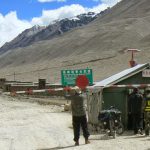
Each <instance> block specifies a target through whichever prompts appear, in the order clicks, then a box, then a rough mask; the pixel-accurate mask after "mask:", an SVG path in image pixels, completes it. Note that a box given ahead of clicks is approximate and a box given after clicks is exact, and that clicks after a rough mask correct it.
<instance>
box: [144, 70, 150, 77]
mask: <svg viewBox="0 0 150 150" xmlns="http://www.w3.org/2000/svg"><path fill="white" fill-rule="evenodd" d="M142 77H150V69H146V70H143V71H142Z"/></svg>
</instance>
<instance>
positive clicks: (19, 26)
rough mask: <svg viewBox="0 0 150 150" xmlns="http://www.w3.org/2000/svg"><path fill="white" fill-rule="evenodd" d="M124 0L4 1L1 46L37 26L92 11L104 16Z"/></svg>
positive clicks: (0, 12) (1, 2) (0, 13)
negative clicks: (101, 12)
mask: <svg viewBox="0 0 150 150" xmlns="http://www.w3.org/2000/svg"><path fill="white" fill-rule="evenodd" d="M119 1H120V0H0V35H2V36H0V46H2V45H3V44H4V43H5V42H8V41H10V40H12V39H13V38H15V37H16V36H17V35H18V34H19V33H21V32H22V31H24V30H25V29H27V28H31V27H32V26H34V25H40V26H43V25H44V26H46V25H48V24H50V23H51V22H53V21H54V20H58V19H63V18H70V17H73V16H76V15H79V14H82V13H86V12H89V11H93V12H100V11H102V10H104V9H106V8H107V7H111V6H113V5H115V4H116V3H117V2H119Z"/></svg>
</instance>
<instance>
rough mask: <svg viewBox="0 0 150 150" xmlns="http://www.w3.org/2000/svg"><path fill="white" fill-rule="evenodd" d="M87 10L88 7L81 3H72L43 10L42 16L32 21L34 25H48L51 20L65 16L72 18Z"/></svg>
mask: <svg viewBox="0 0 150 150" xmlns="http://www.w3.org/2000/svg"><path fill="white" fill-rule="evenodd" d="M85 12H87V9H86V8H84V7H83V6H81V5H79V4H72V5H70V6H64V7H61V8H58V9H54V10H43V12H42V16H41V17H35V18H33V19H32V21H31V23H32V24H33V25H36V24H38V25H48V24H49V23H50V22H52V21H55V20H58V19H59V20H60V19H64V18H70V17H73V16H77V15H79V14H82V13H85Z"/></svg>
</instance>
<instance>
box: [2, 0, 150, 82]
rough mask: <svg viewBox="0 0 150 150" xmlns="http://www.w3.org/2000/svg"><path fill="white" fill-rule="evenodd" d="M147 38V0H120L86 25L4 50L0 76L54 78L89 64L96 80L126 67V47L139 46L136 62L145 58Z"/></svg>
mask: <svg viewBox="0 0 150 150" xmlns="http://www.w3.org/2000/svg"><path fill="white" fill-rule="evenodd" d="M149 39H150V0H142V1H141V0H122V1H121V2H120V3H118V4H117V5H116V6H114V7H113V8H111V9H110V10H109V11H108V12H107V13H105V14H103V15H100V16H99V17H98V18H97V19H95V20H94V21H93V22H91V23H89V24H88V25H84V26H82V27H77V28H75V29H72V30H70V31H68V32H65V33H64V34H62V35H61V36H57V37H54V38H52V39H47V40H44V41H39V42H36V43H34V44H32V45H30V46H28V47H24V48H17V49H14V50H13V51H12V50H9V51H7V52H6V53H3V54H2V55H1V56H0V67H1V76H5V75H6V74H10V75H7V76H6V77H7V78H9V79H12V78H13V72H16V78H17V79H18V80H20V79H21V80H23V79H24V80H37V79H38V78H46V79H47V80H50V81H51V82H56V81H59V80H60V70H62V69H74V68H85V67H89V68H92V69H93V71H94V80H99V79H102V78H105V77H107V76H110V75H112V74H114V73H117V72H118V71H121V70H123V69H124V68H127V67H129V66H128V61H129V59H130V58H129V57H130V54H129V53H126V52H125V50H126V49H128V48H137V49H141V50H142V51H141V52H140V53H138V54H136V58H137V59H138V63H146V62H148V61H149V59H150V50H149V46H150V42H149ZM17 73H18V75H17Z"/></svg>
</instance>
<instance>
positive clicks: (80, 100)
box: [66, 89, 90, 146]
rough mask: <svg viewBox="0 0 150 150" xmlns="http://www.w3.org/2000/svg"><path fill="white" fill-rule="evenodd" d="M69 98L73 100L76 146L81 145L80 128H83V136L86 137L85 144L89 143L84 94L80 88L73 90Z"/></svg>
mask: <svg viewBox="0 0 150 150" xmlns="http://www.w3.org/2000/svg"><path fill="white" fill-rule="evenodd" d="M66 98H67V99H70V100H71V110H72V124H73V132H74V139H73V140H74V141H75V146H78V145H79V138H80V128H82V131H83V136H84V138H85V144H89V143H90V141H89V139H88V138H89V136H90V134H89V131H88V124H87V117H86V108H85V102H84V96H83V95H82V92H81V90H80V89H76V90H74V91H72V94H71V95H69V96H66Z"/></svg>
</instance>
